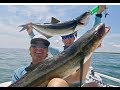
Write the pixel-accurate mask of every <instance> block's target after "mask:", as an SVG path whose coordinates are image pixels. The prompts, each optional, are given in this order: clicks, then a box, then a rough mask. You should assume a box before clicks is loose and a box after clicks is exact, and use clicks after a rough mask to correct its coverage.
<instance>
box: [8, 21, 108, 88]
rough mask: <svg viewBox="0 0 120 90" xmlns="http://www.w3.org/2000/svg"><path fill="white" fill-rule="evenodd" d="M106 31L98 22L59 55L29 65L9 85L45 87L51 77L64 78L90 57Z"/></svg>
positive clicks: (103, 25)
mask: <svg viewBox="0 0 120 90" xmlns="http://www.w3.org/2000/svg"><path fill="white" fill-rule="evenodd" d="M108 32H109V30H106V29H105V24H103V23H100V24H99V25H97V26H95V27H93V28H92V29H91V30H88V31H87V32H86V33H85V34H83V35H82V36H81V37H80V38H79V39H77V40H76V41H75V42H74V43H73V44H72V45H71V46H70V47H68V48H67V49H66V50H64V51H63V52H61V53H60V54H59V55H57V56H55V57H52V58H48V59H46V60H45V62H43V63H39V64H36V66H35V67H34V66H31V67H32V69H31V70H29V71H28V72H27V73H26V74H25V75H24V76H23V77H21V79H19V80H18V81H16V82H15V83H13V84H11V85H10V86H9V87H35V86H40V87H46V86H47V84H48V82H49V81H50V80H51V79H52V78H55V77H59V78H63V79H65V78H66V77H67V76H69V75H70V74H71V73H73V72H74V71H76V70H78V69H79V68H80V62H81V61H82V62H86V61H87V60H88V58H90V56H91V55H92V53H93V52H94V51H95V50H96V48H97V47H98V46H99V45H100V43H101V41H102V39H103V38H104V36H105V35H106V34H107V33H108Z"/></svg>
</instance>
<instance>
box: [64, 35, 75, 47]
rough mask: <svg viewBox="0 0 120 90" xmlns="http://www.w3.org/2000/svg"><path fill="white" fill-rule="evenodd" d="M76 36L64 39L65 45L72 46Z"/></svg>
mask: <svg viewBox="0 0 120 90" xmlns="http://www.w3.org/2000/svg"><path fill="white" fill-rule="evenodd" d="M74 40H75V37H71V38H65V39H62V41H63V43H64V45H65V46H70V45H72V44H73V43H74Z"/></svg>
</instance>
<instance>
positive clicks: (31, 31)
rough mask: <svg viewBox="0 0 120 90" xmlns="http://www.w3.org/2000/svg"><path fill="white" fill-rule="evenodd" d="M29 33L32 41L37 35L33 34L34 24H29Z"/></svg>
mask: <svg viewBox="0 0 120 90" xmlns="http://www.w3.org/2000/svg"><path fill="white" fill-rule="evenodd" d="M27 32H28V35H29V36H30V38H31V39H32V38H33V37H34V36H35V34H34V33H33V27H32V23H29V24H28V27H27Z"/></svg>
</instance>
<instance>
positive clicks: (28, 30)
mask: <svg viewBox="0 0 120 90" xmlns="http://www.w3.org/2000/svg"><path fill="white" fill-rule="evenodd" d="M32 30H33V27H32V23H31V22H30V23H28V24H27V32H28V33H31V32H32Z"/></svg>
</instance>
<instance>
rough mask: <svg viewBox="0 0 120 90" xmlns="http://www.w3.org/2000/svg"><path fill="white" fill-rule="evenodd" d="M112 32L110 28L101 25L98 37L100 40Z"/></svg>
mask: <svg viewBox="0 0 120 90" xmlns="http://www.w3.org/2000/svg"><path fill="white" fill-rule="evenodd" d="M109 31H110V27H105V24H104V23H101V24H100V26H99V27H98V31H97V36H98V37H99V38H102V37H104V36H105V35H106V34H107V33H108V32H109Z"/></svg>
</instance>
